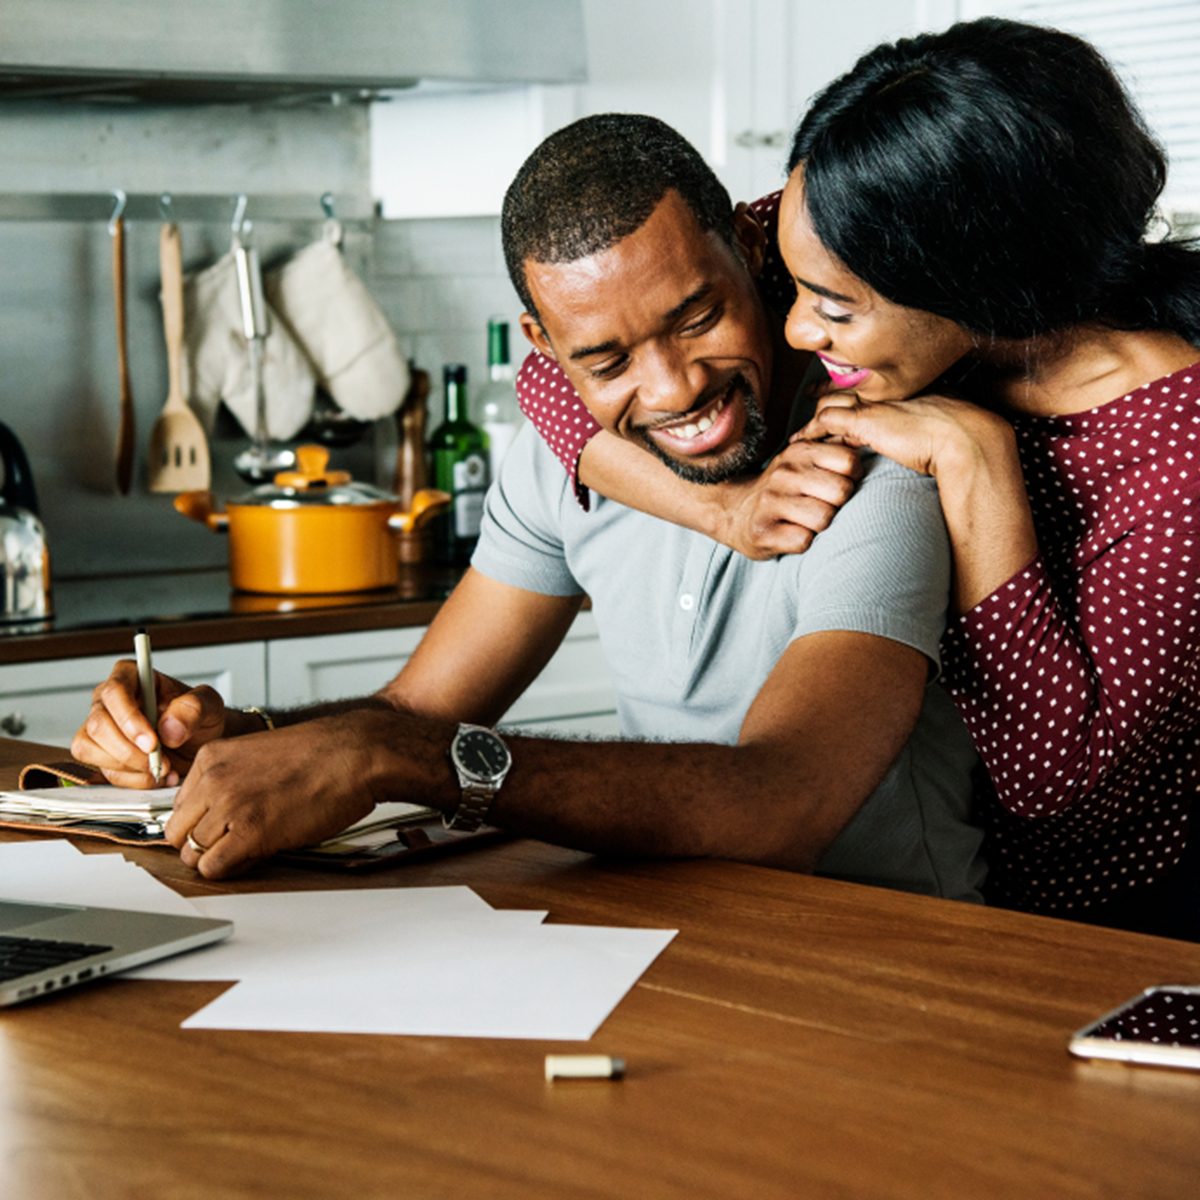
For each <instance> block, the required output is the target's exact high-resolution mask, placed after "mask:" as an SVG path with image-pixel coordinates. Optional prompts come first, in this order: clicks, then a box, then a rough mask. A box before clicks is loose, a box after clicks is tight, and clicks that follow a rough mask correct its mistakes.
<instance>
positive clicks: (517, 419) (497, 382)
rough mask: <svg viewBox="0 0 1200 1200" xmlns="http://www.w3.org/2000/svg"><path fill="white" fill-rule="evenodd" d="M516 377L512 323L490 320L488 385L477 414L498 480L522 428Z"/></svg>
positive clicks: (480, 400) (479, 400) (490, 463)
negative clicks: (510, 343)
mask: <svg viewBox="0 0 1200 1200" xmlns="http://www.w3.org/2000/svg"><path fill="white" fill-rule="evenodd" d="M514 377H515V375H514V372H513V367H512V363H511V362H510V361H509V357H508V322H507V321H505V320H503V319H502V318H500V317H492V319H491V320H490V321H488V382H487V383H486V384H484V386H483V390H482V391H481V392H480V393H479V397H478V400H477V402H476V409H475V411H476V412H477V413H478V417H477V418H476V419H477V420H478V422H479V425H480V428H481V429H482V430H483V432H484V433H485V434H487V439H488V466H489V467H490V468H491V478H492V479H495V478H496V476H497V474H498V472H499V470H500V463H501V461H502V460H503V458H504V456H505V454H506V453H507V452H508V448H509V446H511V445H512V440H513V438H515V437H516V436H517V430H518V429H519V428H520V427H521V420H522V417H521V409H520V406H519V405H518V404H517V389H516V385H515V384H514V383H513V379H514Z"/></svg>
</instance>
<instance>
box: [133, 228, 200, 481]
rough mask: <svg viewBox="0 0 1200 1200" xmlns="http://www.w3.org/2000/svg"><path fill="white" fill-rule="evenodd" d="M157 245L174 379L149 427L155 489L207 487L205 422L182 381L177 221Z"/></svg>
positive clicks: (170, 376) (164, 231) (169, 368)
mask: <svg viewBox="0 0 1200 1200" xmlns="http://www.w3.org/2000/svg"><path fill="white" fill-rule="evenodd" d="M158 250H159V268H160V271H161V273H162V306H163V334H164V336H165V338H166V342H167V377H168V381H169V382H168V387H167V402H166V404H164V405H163V410H162V412H161V413H159V416H158V420H157V421H155V423H154V428H153V429H152V430H151V431H150V461H149V464H148V465H149V474H150V490H151V491H152V492H187V491H193V490H203V489H205V488H207V487H208V486H209V483H210V480H211V478H212V469H211V466H210V463H209V458H208V438H207V437H205V434H204V426H203V425H202V424H201V423H200V418H199V417H197V416H196V414H195V413H194V412H192V410H191V407H190V406H189V405H188V401H187V394H186V393H185V391H184V386H183V251H182V249H181V247H180V242H179V226H178V225H175V224H173V223H169V224H166V225H164V226H163V227H162V233H161V234H160V236H159V243H158Z"/></svg>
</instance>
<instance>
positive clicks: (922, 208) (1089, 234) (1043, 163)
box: [788, 17, 1200, 343]
mask: <svg viewBox="0 0 1200 1200" xmlns="http://www.w3.org/2000/svg"><path fill="white" fill-rule="evenodd" d="M799 163H802V164H803V165H804V186H805V199H806V203H807V205H808V210H809V213H810V216H811V218H812V221H813V225H814V227H815V229H816V232H817V236H818V237H819V238H820V239H821V241H822V242H823V243H824V244H825V246H826V247H827V248H828V249H829V250H831V251H832V252H833V253H834V254H835V255H837V257H838V258H840V259H841V260H842V262H843V263H845V265H846V266H847V267H848V268H849V269H850V270H851V271H852V272H853V273H854V274H855V275H857V276H858V277H859V278H860V279H863V280H864V281H865V282H867V283H868V284H870V285H871V286H872V287H873V288H874V289H875V290H876V291H877V292H879V293H880V294H881V295H883V296H885V297H887V298H888V299H889V300H892V301H893V302H895V303H897V304H903V305H906V306H908V307H910V308H919V309H924V310H926V311H929V312H933V313H936V314H938V315H939V316H943V317H948V318H949V319H950V320H952V321H955V322H957V323H958V324H960V325H962V326H963V327H965V328H966V329H968V330H970V331H972V332H974V333H976V334H979V335H982V336H984V337H997V338H1030V337H1035V336H1041V335H1045V334H1050V333H1054V332H1055V331H1058V330H1061V329H1064V328H1066V327H1068V326H1071V325H1076V324H1080V323H1085V322H1099V323H1102V324H1106V325H1109V326H1112V327H1114V328H1120V329H1164V330H1170V331H1172V332H1175V333H1179V334H1181V335H1182V336H1184V337H1185V338H1187V339H1188V340H1189V341H1191V342H1193V343H1200V251H1198V249H1197V247H1196V245H1195V244H1194V243H1186V242H1179V241H1167V242H1162V243H1157V244H1149V243H1147V242H1146V241H1145V238H1144V235H1145V232H1146V228H1147V224H1148V222H1149V221H1150V219H1151V216H1152V214H1153V212H1154V206H1155V202H1156V201H1157V199H1158V196H1159V194H1160V192H1161V191H1162V188H1163V184H1164V182H1165V181H1166V173H1167V165H1166V159H1165V156H1164V155H1163V152H1162V150H1161V149H1160V148H1159V147H1158V145H1157V144H1156V143H1155V142H1154V140H1153V138H1152V137H1151V136H1150V134H1149V133H1148V132H1147V130H1146V127H1145V125H1144V124H1143V122H1142V119H1141V117H1140V116H1139V114H1138V112H1137V110H1136V109H1135V108H1134V107H1133V105H1132V103H1131V102H1130V100H1129V98H1128V97H1127V96H1126V94H1125V91H1124V89H1123V88H1122V86H1121V84H1120V82H1119V81H1118V79H1117V78H1116V76H1115V75H1114V74H1113V72H1112V70H1111V68H1110V67H1109V66H1108V64H1107V63H1106V62H1105V60H1104V58H1103V57H1102V56H1101V55H1100V54H1099V53H1098V52H1097V51H1096V50H1095V49H1094V48H1093V47H1092V46H1090V45H1089V44H1088V43H1087V42H1085V41H1083V40H1081V39H1079V38H1077V37H1073V36H1072V35H1070V34H1066V33H1062V32H1060V31H1057V30H1052V29H1046V28H1042V27H1039V26H1034V25H1026V24H1022V23H1020V22H1016V21H1006V20H1001V19H998V18H991V17H989V18H984V19H982V20H978V21H970V22H962V23H960V24H958V25H954V26H952V27H951V28H950V29H948V30H946V31H945V32H944V33H939V34H924V35H921V36H919V37H914V38H906V39H904V40H902V41H898V42H895V43H892V44H888V45H882V46H878V47H876V49H874V50H872V51H870V52H869V53H868V54H866V55H864V56H863V57H862V58H861V59H859V61H858V62H857V63H856V64H855V66H854V67H853V68H852V69H851V70H850V71H849V72H847V73H846V74H845V75H843V76H842V77H841V78H840V79H837V80H835V81H834V82H833V83H832V84H830V86H829V87H827V88H826V89H825V90H824V91H823V92H821V94H820V95H819V96H818V97H817V98H816V99H815V100H814V102H813V104H812V106H811V107H810V109H809V110H808V112H807V113H806V115H805V116H804V118H803V119H802V120H801V122H800V125H799V127H798V129H797V131H796V135H795V138H794V140H793V143H792V151H791V156H790V158H789V161H788V169H789V171H790V170H791V169H793V168H794V167H795V166H796V165H797V164H799Z"/></svg>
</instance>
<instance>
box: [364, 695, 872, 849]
mask: <svg viewBox="0 0 1200 1200" xmlns="http://www.w3.org/2000/svg"><path fill="white" fill-rule="evenodd" d="M354 724H355V726H356V727H357V728H358V731H359V732H358V736H359V738H360V739H361V745H362V746H363V748H364V752H365V759H364V761H365V762H366V764H367V765H366V766H365V770H366V771H367V773H368V774H367V779H366V780H365V781H364V782H366V783H367V786H368V790H369V792H370V795H371V797H372V799H373V800H374V802H375V803H381V802H384V801H389V800H401V801H407V802H409V803H417V804H426V805H429V806H430V807H432V808H436V809H437V810H438V811H440V812H442V813H444V814H447V815H449V814H450V813H452V812H454V810H455V809H456V808H457V806H458V803H459V799H460V791H459V786H458V782H457V779H456V777H455V772H454V769H453V767H452V765H451V763H450V759H449V753H448V751H449V746H450V741H451V739H452V737H453V734H454V729H455V726H454V724H453V723H449V722H445V721H440V720H430V719H428V718H422V717H414V716H412V715H410V714H404V713H397V712H391V713H384V712H371V713H367V712H363V713H361V714H359V715H358V716H357V717H356V718H355V719H354ZM501 732H502V733H503V730H502V731H501ZM504 736H505V740H506V741H507V742H508V744H509V747H510V749H511V751H512V757H513V766H512V769H511V771H510V772H509V774H508V777H507V778H506V780H505V782H504V784H503V786H502V787H501V789H500V791H499V792H498V794H497V796H496V798H495V801H494V802H493V805H492V808H491V811H490V813H489V815H488V818H487V819H488V821H489V823H491V824H495V825H498V826H499V827H501V828H503V829H506V830H508V831H509V832H511V833H515V834H519V835H521V836H525V837H535V838H538V839H540V840H542V841H548V842H554V843H556V844H558V845H564V846H570V847H573V848H576V849H581V850H590V851H595V852H607V853H620V854H637V855H645V856H652V857H722V858H733V859H740V860H742V861H746V862H755V863H763V864H769V865H773V866H786V867H790V868H792V869H799V870H811V869H812V867H813V866H814V865H815V864H816V862H817V860H818V859H819V858H820V856H821V854H822V852H823V851H824V850H825V848H826V847H827V846H828V845H829V843H830V842H831V841H832V840H833V839H834V838H835V837H836V836H837V834H838V833H839V832H840V831H841V829H842V827H843V825H844V824H845V822H846V821H847V820H848V819H849V817H850V816H851V815H853V813H854V812H855V811H856V809H857V808H858V805H859V804H860V803H861V801H862V799H863V798H864V796H865V795H866V794H867V792H869V791H870V790H871V787H873V786H874V784H875V783H877V782H878V780H872V782H871V787H867V788H866V790H863V784H862V782H861V781H860V780H858V779H856V778H853V777H847V778H846V780H845V785H844V786H843V787H841V788H839V787H838V786H837V784H836V783H834V782H833V781H832V780H831V779H829V778H827V777H826V775H825V772H824V771H823V769H822V767H821V765H820V762H819V760H820V759H824V758H827V757H828V756H827V755H817V754H815V753H812V752H810V753H809V754H807V755H805V754H802V753H799V752H796V751H790V752H789V751H787V750H784V749H781V748H780V747H777V746H773V745H753V746H726V745H710V744H701V743H685V744H677V743H656V742H630V741H611V742H606V741H595V742H577V741H560V740H557V739H554V738H538V737H528V736H524V735H517V734H504ZM368 748H369V749H368ZM884 769H886V768H884ZM881 774H882V772H881Z"/></svg>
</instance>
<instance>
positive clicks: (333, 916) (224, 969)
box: [126, 886, 545, 980]
mask: <svg viewBox="0 0 1200 1200" xmlns="http://www.w3.org/2000/svg"><path fill="white" fill-rule="evenodd" d="M194 903H195V908H196V911H197V912H199V914H200V915H201V916H203V917H218V918H222V919H224V920H228V921H232V922H233V933H232V934H231V935H230V936H229V937H228V938H226V939H225V940H224V941H222V942H218V943H216V944H215V945H212V946H205V947H203V948H202V949H200V950H195V951H191V952H189V953H187V954H183V955H179V956H177V957H175V958H167V959H163V960H162V961H160V962H156V963H150V964H148V965H147V966H144V967H138V968H136V969H135V970H133V971H129V972H128V973H127V975H126V978H130V979H214V980H221V979H248V978H251V977H252V976H256V975H261V974H263V973H267V972H269V973H271V974H273V975H274V974H278V973H280V972H282V971H286V970H287V963H288V962H289V960H290V958H291V957H292V956H293V955H300V956H307V955H308V954H309V953H312V954H314V955H315V956H316V957H317V958H318V959H320V958H322V956H325V955H330V954H334V953H336V952H337V947H338V946H339V945H349V944H353V945H358V946H361V947H365V948H366V950H367V951H369V950H370V949H371V948H372V947H375V946H378V945H383V946H386V945H387V944H388V941H389V939H390V938H391V936H392V935H393V932H394V931H395V930H396V929H397V928H401V927H403V925H404V924H405V923H406V922H410V921H430V920H438V919H444V918H451V919H452V918H462V917H466V916H472V915H479V914H483V915H488V914H492V913H494V912H495V910H494V909H493V908H492V907H491V906H490V905H489V904H488V903H487V901H486V900H484V899H483V898H482V897H480V896H478V895H477V894H476V893H475V892H473V891H472V890H471V889H470V888H469V887H459V886H456V887H401V888H364V889H362V890H355V891H328V892H259V893H254V894H250V895H244V896H202V897H198V898H197V899H196V900H195V902H194ZM544 915H545V914H535V918H536V920H541V919H542V918H543V917H544Z"/></svg>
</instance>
